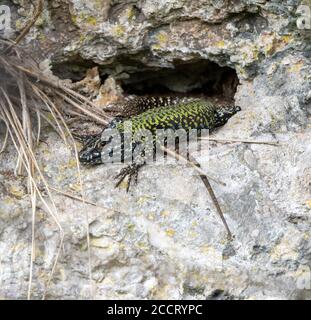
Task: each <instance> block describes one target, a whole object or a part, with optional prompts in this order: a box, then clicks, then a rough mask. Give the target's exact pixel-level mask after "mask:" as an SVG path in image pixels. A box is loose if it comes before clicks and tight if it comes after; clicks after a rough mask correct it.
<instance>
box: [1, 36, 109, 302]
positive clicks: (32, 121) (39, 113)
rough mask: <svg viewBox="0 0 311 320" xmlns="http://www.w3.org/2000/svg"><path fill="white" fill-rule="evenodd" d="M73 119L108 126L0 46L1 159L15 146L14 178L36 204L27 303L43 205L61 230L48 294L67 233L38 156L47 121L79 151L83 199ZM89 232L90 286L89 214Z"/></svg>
mask: <svg viewBox="0 0 311 320" xmlns="http://www.w3.org/2000/svg"><path fill="white" fill-rule="evenodd" d="M71 115H75V116H76V115H80V116H83V117H86V118H88V119H92V120H94V121H97V122H99V123H102V124H106V123H107V120H109V119H107V118H106V116H105V115H104V113H103V112H102V111H100V110H99V109H98V108H97V107H96V106H94V105H93V104H92V103H91V102H90V101H88V100H87V99H86V98H85V97H83V96H82V95H80V94H78V93H76V92H74V91H73V90H71V89H70V88H69V87H66V86H64V84H63V83H60V82H58V81H56V80H55V79H54V78H49V77H48V76H46V75H45V74H43V73H42V72H41V71H40V69H39V67H38V65H37V63H36V62H35V61H33V60H32V59H31V58H30V57H29V55H28V54H27V53H26V52H24V51H23V50H22V49H21V48H18V47H17V46H16V45H15V46H12V43H9V42H7V41H4V40H0V122H3V123H4V125H5V128H6V131H5V132H6V133H5V135H4V139H3V142H2V144H1V145H0V153H3V152H5V150H6V147H7V144H8V143H12V144H13V145H14V147H15V149H16V152H17V161H16V168H15V174H16V175H26V176H27V178H28V183H27V186H28V191H29V195H30V198H31V204H32V243H31V248H32V249H31V259H30V268H29V270H30V271H29V285H28V294H27V297H28V299H30V298H31V293H32V279H33V262H34V260H35V254H34V251H35V250H34V249H35V220H36V207H37V201H38V200H39V199H40V201H41V202H42V203H43V204H44V206H45V208H46V210H47V212H48V213H49V215H50V217H52V219H53V220H54V222H55V223H56V225H57V227H58V230H59V245H58V250H57V253H56V255H55V259H54V263H53V267H52V269H51V271H50V274H49V277H48V282H47V284H46V289H45V293H46V291H47V289H48V288H49V285H50V282H51V280H52V277H53V274H54V271H55V268H56V265H57V262H58V258H59V255H60V253H61V250H62V246H63V241H64V230H63V228H62V226H61V224H60V222H59V220H58V218H57V208H56V205H55V202H54V200H53V196H52V192H51V188H50V187H49V185H48V182H47V181H46V179H45V177H44V174H43V173H42V172H41V170H40V168H39V165H38V162H37V159H36V157H35V154H34V150H35V148H36V146H37V145H38V143H39V140H40V134H41V130H42V120H45V121H47V122H48V123H49V124H50V125H51V126H52V127H53V128H54V129H55V131H56V132H57V133H58V134H59V136H60V137H61V138H62V140H63V141H64V143H66V144H67V145H68V146H70V147H71V148H72V149H73V150H74V153H75V157H76V162H77V170H78V172H79V180H80V185H81V190H82V191H81V198H82V199H84V194H83V184H82V179H81V175H80V167H79V161H78V152H77V147H76V143H75V140H74V139H73V136H72V134H71V132H70V130H69V128H68V125H67V120H68V119H70V116H71ZM39 181H40V183H39ZM48 203H49V204H48ZM86 228H87V245H88V252H89V278H90V286H91V278H92V272H91V254H90V239H89V233H88V216H87V214H86ZM91 290H92V289H91ZM45 293H44V295H43V298H44V297H45Z"/></svg>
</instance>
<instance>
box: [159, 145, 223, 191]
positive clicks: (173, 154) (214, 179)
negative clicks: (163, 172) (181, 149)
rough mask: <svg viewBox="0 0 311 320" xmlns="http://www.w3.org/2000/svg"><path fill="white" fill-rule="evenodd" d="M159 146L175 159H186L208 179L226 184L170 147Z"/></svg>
mask: <svg viewBox="0 0 311 320" xmlns="http://www.w3.org/2000/svg"><path fill="white" fill-rule="evenodd" d="M160 148H161V149H162V150H163V151H165V152H167V154H169V155H170V156H172V157H173V158H175V159H176V160H178V159H179V158H181V159H182V160H184V161H186V162H187V163H188V164H190V165H191V166H192V167H193V168H194V169H195V170H196V171H197V172H198V173H199V174H200V175H204V176H206V177H208V178H209V179H210V180H212V181H214V182H216V183H218V184H221V185H222V186H224V187H225V186H226V184H225V183H224V182H222V181H220V180H218V179H216V178H213V177H211V176H208V175H207V174H206V173H205V172H204V171H203V170H202V169H201V168H200V166H197V164H196V163H194V162H193V161H190V160H188V159H186V158H185V157H183V156H182V155H180V154H179V153H177V152H175V151H173V150H170V149H167V148H165V147H164V146H160Z"/></svg>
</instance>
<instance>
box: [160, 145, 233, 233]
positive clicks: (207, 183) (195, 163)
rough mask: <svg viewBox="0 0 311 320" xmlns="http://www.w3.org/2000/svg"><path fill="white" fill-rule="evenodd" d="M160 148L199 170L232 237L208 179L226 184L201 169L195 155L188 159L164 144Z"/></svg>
mask: <svg viewBox="0 0 311 320" xmlns="http://www.w3.org/2000/svg"><path fill="white" fill-rule="evenodd" d="M160 148H161V149H162V150H163V151H165V152H167V154H169V155H170V156H172V157H174V158H175V159H177V160H178V159H179V158H181V159H183V160H184V161H186V162H187V163H188V164H190V165H191V166H192V167H193V168H194V169H195V170H196V171H198V172H199V174H200V178H201V179H202V181H203V183H204V185H205V187H206V189H207V191H208V193H209V194H210V196H211V199H212V201H213V203H214V205H215V207H216V210H217V212H218V214H219V216H220V218H221V220H222V222H223V224H224V226H225V228H226V231H227V233H228V238H229V239H232V233H231V231H230V229H229V227H228V224H227V222H226V219H225V217H224V214H223V212H222V210H221V208H220V205H219V202H218V200H217V198H216V196H215V193H214V191H213V189H212V186H211V184H210V183H209V181H208V178H209V179H210V180H213V181H214V182H217V183H219V184H221V185H224V186H225V184H224V183H223V182H221V181H219V180H217V179H215V178H211V177H208V176H207V175H206V173H205V172H204V171H203V170H202V169H201V166H200V164H199V163H198V162H197V161H196V159H194V158H193V157H191V158H190V160H188V159H186V158H185V157H183V156H181V155H180V154H179V153H178V152H175V151H173V150H170V149H167V148H165V147H164V146H160Z"/></svg>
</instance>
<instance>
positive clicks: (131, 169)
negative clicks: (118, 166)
mask: <svg viewBox="0 0 311 320" xmlns="http://www.w3.org/2000/svg"><path fill="white" fill-rule="evenodd" d="M143 165H144V163H141V164H137V163H133V164H131V165H129V166H127V167H125V168H123V169H122V170H121V171H120V173H119V174H118V175H116V176H115V179H119V180H118V182H117V183H116V185H115V187H116V188H117V187H118V186H119V185H120V184H121V182H122V181H123V180H124V179H125V178H126V176H128V182H127V187H126V192H128V191H129V189H130V184H131V181H132V178H134V183H135V184H137V179H138V171H139V169H140V168H141V167H142V166H143Z"/></svg>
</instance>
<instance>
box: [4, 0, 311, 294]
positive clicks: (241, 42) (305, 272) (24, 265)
mask: <svg viewBox="0 0 311 320" xmlns="http://www.w3.org/2000/svg"><path fill="white" fill-rule="evenodd" d="M299 2H300V1H295V0H292V1H264V0H260V1H258V0H257V1H255V0H253V1H246V0H245V1H242V0H241V1H226V0H217V1H216V0H214V1H212V0H210V1H208V0H199V1H190V0H169V1H168V0H165V1H162V0H141V1H118V0H116V1H95V0H92V1H84V0H76V1H63V0H58V1H53V2H48V3H49V6H48V7H46V8H45V10H44V15H43V17H42V19H41V21H39V22H38V23H37V27H36V29H34V31H32V33H31V34H30V36H29V38H28V39H27V40H28V41H29V43H30V45H32V44H33V43H36V45H37V46H39V47H40V48H41V49H42V51H43V52H45V50H46V49H47V48H48V49H49V51H48V52H49V53H48V54H49V56H48V57H49V58H50V59H51V60H52V62H53V66H54V70H55V72H57V74H58V75H62V76H63V77H64V78H66V77H67V76H68V77H71V78H74V77H75V76H76V75H77V74H78V75H79V73H80V72H81V70H82V71H83V70H84V69H83V68H88V67H90V66H96V65H98V66H100V68H101V69H102V70H103V71H102V72H103V73H104V74H107V75H110V76H111V77H113V78H114V79H117V80H119V81H121V82H122V81H123V82H124V83H131V82H135V81H139V79H141V78H140V76H141V75H145V76H146V77H148V76H150V74H151V73H155V72H158V71H163V70H171V69H174V68H175V67H177V66H180V65H183V64H184V63H186V62H187V63H201V62H202V63H204V61H206V60H208V61H211V62H215V63H217V64H218V65H220V66H227V67H231V68H233V69H235V70H236V72H237V75H238V78H239V80H240V85H239V87H238V90H237V93H236V95H235V100H236V103H237V104H238V105H240V106H241V107H242V111H241V112H240V113H239V114H237V115H236V116H235V117H233V118H232V119H230V121H229V122H228V124H227V125H226V126H225V127H223V128H221V129H220V130H218V131H217V132H216V133H215V136H216V137H218V138H237V139H253V140H255V139H258V140H267V141H276V140H278V141H280V142H281V143H282V144H281V145H280V146H277V147H276V146H271V145H257V144H241V143H234V144H219V143H217V144H214V143H211V144H210V146H208V145H207V144H206V145H205V147H204V148H203V152H202V154H201V155H198V156H197V159H198V160H199V161H200V162H201V163H202V167H203V169H204V170H206V171H207V172H209V173H211V174H213V175H214V176H216V177H217V178H218V179H220V180H222V181H224V182H226V186H225V187H224V186H221V185H217V184H214V183H213V187H214V189H215V193H216V195H217V197H218V198H219V201H220V202H221V205H222V207H223V210H224V212H225V216H226V219H227V220H228V224H229V226H230V227H231V229H232V231H233V233H234V234H235V239H234V241H232V242H228V241H227V240H226V233H225V230H224V228H223V225H222V224H221V222H220V219H219V217H218V216H217V214H216V212H215V210H214V207H213V204H212V202H211V201H210V199H209V197H208V194H207V193H206V190H205V189H204V186H203V185H202V184H201V182H200V179H199V178H198V177H197V176H196V174H195V172H193V171H192V170H191V169H189V168H187V167H186V166H185V165H181V166H180V165H179V166H177V165H169V166H150V167H146V168H144V169H143V170H142V172H141V173H140V183H139V184H138V186H137V187H136V188H135V189H132V191H131V192H130V193H129V194H127V193H126V192H125V190H124V186H123V187H122V188H121V189H120V190H118V189H117V190H113V185H114V181H113V176H114V175H115V174H116V173H117V172H118V170H119V167H114V166H98V167H95V168H91V169H89V168H87V169H86V168H84V169H82V175H83V181H84V189H85V195H86V198H87V199H88V200H89V201H92V202H94V203H97V204H98V206H100V207H94V206H92V205H87V204H81V203H80V202H78V201H75V200H72V199H68V198H66V197H64V196H61V195H59V194H56V193H55V194H54V196H55V201H56V205H57V208H58V212H57V217H58V219H59V221H60V223H61V225H62V228H63V230H64V234H65V242H64V248H63V250H62V251H61V254H60V259H59V262H58V264H57V267H56V272H55V275H54V277H53V279H52V282H51V284H50V286H49V288H48V290H47V295H46V297H47V298H57V299H68V298H87V297H89V295H90V288H89V280H88V274H89V273H88V252H87V250H86V229H87V228H86V215H85V212H88V215H89V217H88V219H89V231H90V237H91V265H92V272H93V279H92V285H93V292H94V295H95V297H96V298H98V299H101V298H104V299H107V298H116V299H118V298H122V299H136V298H147V299H149V298H164V299H166V298H168V299H169V298H176V299H206V298H208V299H274V298H275V299H298V298H302V299H306V298H309V299H310V298H311V291H310V289H311V288H310V286H311V284H310V281H311V280H310V278H311V272H310V268H311V239H310V227H311V218H310V213H311V144H310V141H311V129H310V128H311V125H310V114H311V112H310V108H311V86H310V81H311V76H310V75H311V63H310V32H311V31H310V30H309V31H308V30H299V29H298V28H297V26H296V20H297V17H296V15H295V12H296V9H297V5H298V3H299ZM14 3H16V4H18V6H17V8H19V10H18V11H17V13H18V14H19V15H20V16H19V18H18V19H17V20H16V28H18V26H19V24H22V23H23V21H24V20H25V18H22V17H21V16H23V12H24V13H25V12H28V11H27V10H28V9H29V3H28V2H27V1H14ZM67 3H68V4H67ZM233 3H234V4H233ZM304 3H306V4H310V5H311V3H310V1H305V2H304ZM20 5H21V7H20ZM51 48H52V49H53V50H51ZM51 52H53V54H51ZM55 52H56V53H55ZM62 72H63V73H62ZM144 72H145V73H144ZM77 77H78V76H77ZM170 80H171V79H170ZM176 81H177V82H173V84H172V83H171V81H168V83H166V85H167V87H169V89H171V90H175V91H187V90H188V88H190V87H191V83H187V82H185V83H178V80H176ZM176 88H177V89H176ZM178 88H179V89H180V88H183V89H180V90H179V89H178ZM208 150H209V152H208ZM38 158H39V159H40V163H41V165H42V168H43V169H44V171H45V173H46V175H47V177H48V179H49V182H50V183H51V185H53V186H55V187H56V188H58V189H61V190H63V191H68V192H70V193H77V192H79V188H78V187H79V186H78V184H77V172H76V169H75V163H74V161H73V154H72V152H70V150H68V148H66V146H65V145H63V143H62V142H61V141H59V138H58V137H57V136H56V135H55V134H54V133H53V132H51V133H49V134H46V137H45V143H42V144H41V146H40V148H39V150H38ZM14 159H15V155H14V152H13V149H12V148H11V149H10V150H8V152H7V153H5V154H4V155H2V157H1V158H0V168H1V170H0V197H1V202H0V221H1V222H0V297H4V298H24V297H25V296H26V291H27V281H28V274H29V257H30V238H31V210H30V202H29V200H28V197H27V195H26V194H25V188H24V182H23V179H19V180H16V179H15V178H14V177H13V176H12V170H13V169H14ZM181 168H182V169H183V170H181ZM112 190H113V191H112ZM101 207H107V208H110V209H113V210H115V211H109V210H106V209H104V208H101ZM58 241H59V231H58V229H57V226H56V225H55V223H54V222H53V220H52V219H51V218H50V216H49V215H48V214H47V212H46V209H45V208H44V206H40V208H39V212H38V216H37V218H36V260H35V268H34V285H33V290H32V291H33V294H32V296H33V297H34V298H40V297H41V296H42V293H43V291H44V288H45V284H46V281H47V278H48V274H49V271H50V270H51V268H52V265H53V262H54V259H55V255H56V253H57V248H58V243H59V242H58Z"/></svg>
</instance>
